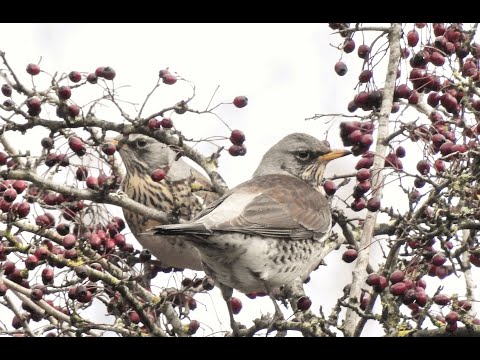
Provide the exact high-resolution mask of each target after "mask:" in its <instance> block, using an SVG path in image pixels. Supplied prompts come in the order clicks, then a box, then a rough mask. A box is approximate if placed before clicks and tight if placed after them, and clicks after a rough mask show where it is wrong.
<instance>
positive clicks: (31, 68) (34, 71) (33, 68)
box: [27, 64, 40, 76]
mask: <svg viewBox="0 0 480 360" xmlns="http://www.w3.org/2000/svg"><path fill="white" fill-rule="evenodd" d="M27 73H29V74H30V75H32V76H34V75H38V74H39V73H40V66H38V65H37V64H28V65H27Z"/></svg>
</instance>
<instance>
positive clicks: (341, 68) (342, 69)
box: [334, 61, 348, 76]
mask: <svg viewBox="0 0 480 360" xmlns="http://www.w3.org/2000/svg"><path fill="white" fill-rule="evenodd" d="M334 69H335V72H336V73H337V74H338V75H340V76H343V75H345V74H346V73H347V72H348V68H347V64H345V63H344V62H343V61H338V62H337V63H336V64H335V67H334Z"/></svg>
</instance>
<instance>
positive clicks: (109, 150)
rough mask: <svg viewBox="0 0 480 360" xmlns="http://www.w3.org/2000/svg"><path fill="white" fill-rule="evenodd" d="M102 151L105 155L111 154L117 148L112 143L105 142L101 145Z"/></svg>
mask: <svg viewBox="0 0 480 360" xmlns="http://www.w3.org/2000/svg"><path fill="white" fill-rule="evenodd" d="M102 151H103V152H104V153H105V154H107V155H113V154H115V151H117V148H116V146H115V145H114V144H112V143H105V144H103V146H102Z"/></svg>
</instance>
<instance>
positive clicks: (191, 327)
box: [188, 320, 200, 335]
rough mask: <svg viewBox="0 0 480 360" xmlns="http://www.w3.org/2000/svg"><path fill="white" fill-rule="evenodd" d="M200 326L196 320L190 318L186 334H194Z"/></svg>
mask: <svg viewBox="0 0 480 360" xmlns="http://www.w3.org/2000/svg"><path fill="white" fill-rule="evenodd" d="M199 328H200V323H199V322H198V321H197V320H192V321H190V323H189V324H188V334H189V335H193V334H195V333H196V332H197V331H198V329H199Z"/></svg>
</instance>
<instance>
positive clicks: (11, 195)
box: [3, 189, 17, 203]
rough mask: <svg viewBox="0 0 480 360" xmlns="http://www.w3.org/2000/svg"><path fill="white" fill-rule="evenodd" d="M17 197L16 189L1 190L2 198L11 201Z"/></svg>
mask: <svg viewBox="0 0 480 360" xmlns="http://www.w3.org/2000/svg"><path fill="white" fill-rule="evenodd" d="M16 198H17V191H16V190H15V189H7V190H5V191H4V192H3V199H4V200H5V201H8V202H10V203H11V202H13V201H14V200H15V199H16Z"/></svg>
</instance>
